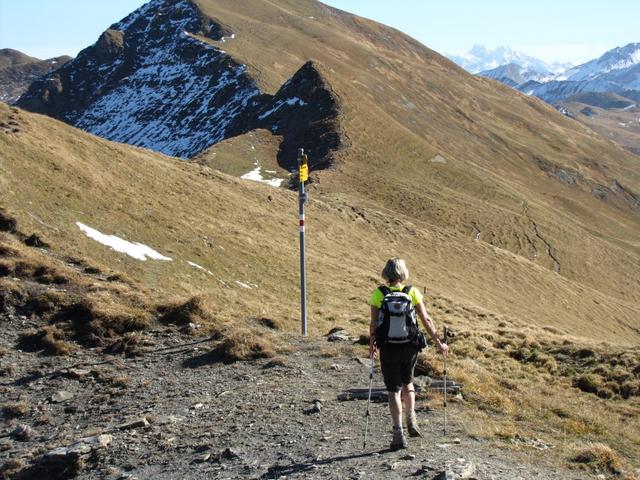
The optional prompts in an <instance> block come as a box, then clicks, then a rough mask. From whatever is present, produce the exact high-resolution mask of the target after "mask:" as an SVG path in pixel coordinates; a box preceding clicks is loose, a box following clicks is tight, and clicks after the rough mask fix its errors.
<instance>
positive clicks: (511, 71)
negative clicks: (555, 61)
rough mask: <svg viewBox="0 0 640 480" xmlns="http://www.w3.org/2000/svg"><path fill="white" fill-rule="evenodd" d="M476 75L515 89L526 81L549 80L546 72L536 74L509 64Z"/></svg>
mask: <svg viewBox="0 0 640 480" xmlns="http://www.w3.org/2000/svg"><path fill="white" fill-rule="evenodd" d="M478 75H480V76H482V77H487V78H493V79H494V80H498V81H500V82H502V83H506V84H507V85H509V86H510V87H515V86H517V85H520V84H521V83H524V82H528V81H531V80H533V81H537V82H543V81H545V80H546V79H548V78H550V76H551V74H550V73H548V72H538V71H536V70H528V69H525V68H523V67H521V66H520V65H518V64H517V63H509V64H507V65H502V66H500V67H497V68H494V69H492V70H484V71H482V72H480V73H479V74H478Z"/></svg>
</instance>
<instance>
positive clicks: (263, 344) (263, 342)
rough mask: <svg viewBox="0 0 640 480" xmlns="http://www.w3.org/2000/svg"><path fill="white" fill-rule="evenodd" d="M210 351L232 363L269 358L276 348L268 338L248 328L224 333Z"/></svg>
mask: <svg viewBox="0 0 640 480" xmlns="http://www.w3.org/2000/svg"><path fill="white" fill-rule="evenodd" d="M212 353H213V354H214V355H215V356H216V357H218V358H219V359H220V360H222V361H224V362H226V363H233V362H237V361H241V360H256V359H259V358H270V357H273V356H274V355H275V354H276V349H275V348H274V345H273V342H272V341H271V340H270V339H267V338H265V337H262V336H259V335H257V334H256V332H252V331H250V330H244V329H237V330H233V331H231V332H229V333H228V334H227V335H225V337H224V338H223V339H222V341H221V342H220V343H219V344H218V346H216V348H215V349H214V350H213V352H212Z"/></svg>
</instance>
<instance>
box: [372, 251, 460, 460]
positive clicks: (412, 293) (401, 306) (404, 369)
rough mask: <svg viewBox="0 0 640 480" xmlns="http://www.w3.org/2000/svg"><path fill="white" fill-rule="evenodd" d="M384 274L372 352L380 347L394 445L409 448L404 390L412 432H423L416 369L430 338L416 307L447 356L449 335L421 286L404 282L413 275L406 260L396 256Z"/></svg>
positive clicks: (374, 302)
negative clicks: (442, 334) (440, 330)
mask: <svg viewBox="0 0 640 480" xmlns="http://www.w3.org/2000/svg"><path fill="white" fill-rule="evenodd" d="M382 278H383V279H384V281H385V282H386V283H387V285H382V286H380V287H379V288H377V289H376V290H375V291H374V292H373V295H371V300H370V302H369V303H370V305H371V323H370V324H369V333H370V341H369V356H370V357H375V356H376V355H377V351H378V349H380V366H381V368H382V375H383V377H384V383H385V386H386V388H387V391H388V392H389V410H390V412H391V419H392V421H393V439H392V441H391V449H392V450H398V449H400V448H407V439H406V437H405V434H404V430H403V428H402V401H401V397H400V391H402V398H403V399H404V404H405V411H406V422H407V430H408V431H409V436H411V437H420V436H422V435H421V434H420V430H419V429H418V423H417V420H416V413H415V410H414V405H415V389H414V386H413V371H414V368H415V366H416V362H417V361H418V352H419V351H420V349H421V348H424V346H425V344H426V342H425V339H424V336H423V335H422V334H421V333H420V331H419V327H418V323H417V321H416V311H417V313H418V316H419V317H420V320H421V321H422V324H423V325H424V328H425V329H426V330H427V332H428V333H429V335H430V336H431V338H432V339H433V341H434V342H435V344H436V345H437V347H438V350H440V353H441V354H442V355H443V356H445V357H446V356H447V354H448V351H449V347H448V346H447V344H446V343H444V342H445V341H446V339H440V338H439V337H438V334H437V333H436V330H435V328H434V326H433V323H432V321H431V318H430V317H429V314H428V313H427V310H426V308H425V306H424V303H423V301H422V294H421V293H420V292H419V291H418V289H417V288H415V287H411V286H405V285H404V282H405V281H406V280H407V279H408V278H409V271H408V270H407V266H406V264H405V262H404V260H402V259H400V258H392V259H390V260H389V261H387V264H386V265H385V266H384V269H383V270H382ZM394 314H395V315H394ZM385 317H386V318H387V320H386V321H385ZM421 341H422V344H420V342H421Z"/></svg>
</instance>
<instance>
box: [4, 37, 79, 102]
mask: <svg viewBox="0 0 640 480" xmlns="http://www.w3.org/2000/svg"><path fill="white" fill-rule="evenodd" d="M69 60H71V57H67V56H62V57H56V58H50V59H48V60H40V59H38V58H35V57H30V56H28V55H25V54H24V53H22V52H19V51H17V50H12V49H10V48H3V49H0V102H5V103H13V102H15V101H16V100H18V98H19V97H20V95H22V94H23V93H24V92H26V91H27V88H28V87H29V85H31V83H32V82H33V81H34V80H36V79H37V78H39V77H41V76H43V75H46V74H47V73H48V72H50V71H51V70H53V69H57V68H59V67H60V66H62V65H64V64H65V63H66V62H68V61H69Z"/></svg>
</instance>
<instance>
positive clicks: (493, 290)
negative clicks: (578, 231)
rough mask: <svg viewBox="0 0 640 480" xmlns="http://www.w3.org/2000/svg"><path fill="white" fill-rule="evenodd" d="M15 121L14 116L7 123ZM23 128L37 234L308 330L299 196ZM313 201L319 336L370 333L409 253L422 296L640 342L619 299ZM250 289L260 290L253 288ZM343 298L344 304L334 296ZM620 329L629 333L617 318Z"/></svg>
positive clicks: (42, 126)
mask: <svg viewBox="0 0 640 480" xmlns="http://www.w3.org/2000/svg"><path fill="white" fill-rule="evenodd" d="M8 113H9V109H8V107H5V106H3V107H2V114H3V115H7V114H8ZM18 123H19V124H20V126H21V131H20V132H19V133H12V134H3V135H2V136H0V142H1V143H2V145H1V146H2V152H3V153H2V157H1V161H2V163H1V164H0V168H1V169H2V183H3V188H2V192H3V195H2V203H3V204H4V205H6V206H7V207H8V208H9V209H10V210H12V211H13V213H14V214H15V216H16V217H17V218H18V220H19V222H20V224H24V225H25V229H26V230H27V231H36V232H41V233H42V235H43V236H44V237H45V238H46V239H47V240H49V241H50V243H52V244H54V245H56V246H57V247H58V248H60V249H61V250H63V251H65V252H66V253H69V254H73V255H76V256H86V257H88V258H90V259H91V261H95V262H99V263H101V264H102V265H105V266H109V267H111V268H115V269H117V270H120V271H122V272H124V273H126V275H128V276H130V277H131V278H134V279H135V280H137V281H140V282H143V283H144V284H146V285H147V286H149V287H150V288H152V289H154V290H155V291H156V292H157V294H158V295H165V294H166V293H167V292H168V293H175V294H185V293H194V292H199V291H206V292H209V293H211V294H212V295H213V297H214V298H216V299H218V300H219V302H220V303H221V304H222V305H226V306H224V307H222V306H221V309H223V310H224V309H226V310H228V312H226V313H228V314H229V315H232V314H233V312H235V311H238V312H240V314H241V315H270V316H282V317H284V318H286V319H291V320H292V323H291V325H292V326H293V325H295V323H294V322H293V320H294V319H295V318H296V317H297V314H296V301H297V298H296V295H295V294H294V295H283V294H282V291H283V288H286V289H288V290H290V291H294V292H295V291H296V289H297V272H298V257H297V255H298V250H297V249H298V245H297V236H298V235H297V226H296V224H297V220H296V218H297V198H296V197H297V196H296V194H295V193H294V192H290V191H286V190H283V189H274V188H271V187H269V186H266V185H260V184H256V183H253V182H249V181H243V180H239V179H236V178H233V177H229V176H226V175H224V174H221V173H217V172H216V171H213V170H211V169H209V168H208V167H204V166H200V165H194V164H190V163H186V162H181V161H178V160H176V159H173V158H169V157H164V156H161V155H158V154H154V153H151V152H149V151H145V150H142V149H135V148H131V147H128V146H125V145H119V144H113V143H109V142H106V141H103V140H100V139H97V138H95V137H93V136H90V135H87V134H83V133H79V132H78V131H77V130H75V129H72V128H69V127H68V126H66V125H63V124H61V123H58V122H55V121H53V120H50V119H48V118H46V117H42V116H38V115H32V114H28V113H25V112H20V114H19V120H18ZM311 195H312V197H311V198H312V201H311V203H310V205H309V208H308V217H309V232H308V237H309V238H308V242H309V268H310V273H309V276H310V278H309V283H310V302H311V305H312V310H311V311H312V316H313V322H314V325H315V326H314V329H313V330H312V331H313V332H315V333H319V332H322V331H323V330H324V329H325V328H327V326H330V325H332V324H333V323H335V322H339V323H348V322H349V321H350V320H354V319H355V320H357V321H358V322H359V323H363V322H364V321H365V319H366V306H365V304H364V302H365V300H366V298H367V296H368V292H369V290H370V289H371V287H372V286H373V285H374V282H377V277H376V272H377V271H378V270H379V268H380V266H381V265H382V264H383V262H384V260H385V258H386V257H387V256H388V255H389V254H391V253H393V252H398V253H400V254H402V255H404V256H406V257H408V258H409V259H412V260H413V261H412V262H411V267H412V270H413V272H414V273H413V281H414V282H415V283H416V284H417V285H421V286H427V287H428V290H429V291H432V292H434V294H439V295H442V296H445V297H448V298H451V299H452V300H454V301H455V302H456V303H460V304H468V305H475V306H478V307H481V308H483V309H486V310H489V311H493V312H496V313H500V314H505V315H510V316H513V317H517V318H520V319H522V320H524V321H526V322H531V323H537V324H542V325H553V326H555V327H556V328H561V329H563V330H566V331H567V332H570V333H573V334H581V335H585V336H590V337H592V338H600V339H609V340H611V341H618V342H621V343H635V340H634V338H636V337H635V336H634V335H637V333H636V332H634V330H632V329H631V328H629V327H627V326H625V325H632V324H633V321H634V319H635V318H637V305H636V304H634V303H633V302H629V301H627V302H624V301H621V300H617V301H614V300H613V299H611V298H609V297H607V296H605V295H604V294H602V293H600V292H598V291H596V290H593V289H590V288H588V287H585V286H582V285H579V284H577V283H576V282H574V281H571V280H569V279H566V278H564V277H562V276H560V275H557V274H556V273H554V272H552V271H550V270H549V269H546V268H543V267H541V266H539V265H536V264H535V263H532V262H530V261H528V260H526V259H524V258H522V257H520V256H517V255H514V254H513V253H511V252H509V251H507V250H504V249H500V248H496V247H493V246H491V245H488V244H486V243H484V242H478V241H475V240H474V239H473V238H472V237H471V236H469V235H466V234H458V233H456V232H453V231H451V230H450V229H449V228H447V227H440V226H436V225H429V226H428V227H426V226H425V223H423V222H422V221H421V220H420V219H414V218H410V217H403V216H398V217H396V218H394V217H393V216H391V215H388V212H385V211H382V210H380V209H379V208H371V207H363V206H361V205H360V204H358V203H353V202H350V201H347V200H345V199H334V198H331V195H326V196H319V195H317V194H315V192H312V194H311ZM77 221H79V222H82V223H85V224H87V225H89V226H91V227H93V228H96V229H98V230H99V231H101V232H103V233H108V234H116V235H118V236H120V237H122V238H125V239H128V240H130V241H139V242H142V243H145V244H147V245H150V246H151V247H152V248H154V249H156V250H158V251H159V252H160V253H162V254H164V255H167V256H169V257H172V258H173V259H174V261H172V262H156V261H147V262H140V261H137V260H134V259H130V258H129V257H126V256H124V255H122V254H117V253H114V252H112V251H110V250H109V249H107V248H105V247H102V246H100V245H99V244H97V243H95V242H94V241H93V240H90V239H88V238H86V237H85V236H84V235H83V234H82V233H81V232H80V230H79V229H78V227H77V226H76V225H75V222H77ZM381 245H386V246H387V248H380V246H381ZM423 259H424V260H423ZM187 261H191V262H194V263H197V264H199V265H201V266H203V267H205V268H207V269H209V270H210V271H211V272H212V273H213V275H209V274H207V273H205V272H203V271H201V270H197V269H194V268H193V267H190V266H189V265H188V264H187V263H186V262H187ZM167 279H170V280H167ZM236 281H240V282H243V283H247V282H249V283H253V284H257V285H259V288H257V289H254V290H251V291H249V290H247V289H244V288H241V287H238V285H237V284H236ZM223 282H224V284H223ZM225 284H226V286H225ZM328 285H331V286H332V288H331V289H328V288H327V286H328ZM227 286H228V287H231V288H227ZM335 288H338V289H340V291H344V294H341V295H335V294H333V293H332V292H333V291H335ZM540 298H544V299H545V301H544V302H541V301H540ZM614 318H615V319H618V320H619V322H613V321H606V319H614ZM585 319H590V320H591V321H587V322H585Z"/></svg>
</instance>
